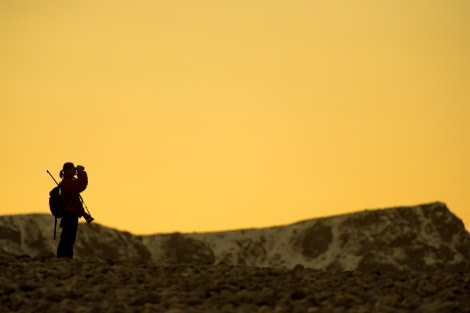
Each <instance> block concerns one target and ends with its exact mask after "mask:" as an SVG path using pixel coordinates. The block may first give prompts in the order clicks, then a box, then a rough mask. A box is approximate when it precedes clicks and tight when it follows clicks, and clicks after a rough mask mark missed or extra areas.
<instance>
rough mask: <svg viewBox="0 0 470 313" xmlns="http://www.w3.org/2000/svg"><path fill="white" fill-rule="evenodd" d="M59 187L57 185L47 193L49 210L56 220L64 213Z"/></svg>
mask: <svg viewBox="0 0 470 313" xmlns="http://www.w3.org/2000/svg"><path fill="white" fill-rule="evenodd" d="M60 187H61V186H60V185H58V186H56V187H54V188H53V189H52V190H51V191H50V192H49V209H50V210H51V213H52V215H54V216H55V217H56V218H61V217H62V216H63V215H64V211H65V205H64V201H63V200H62V194H61V190H60Z"/></svg>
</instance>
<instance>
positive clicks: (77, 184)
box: [68, 169, 88, 192]
mask: <svg viewBox="0 0 470 313" xmlns="http://www.w3.org/2000/svg"><path fill="white" fill-rule="evenodd" d="M69 184H70V185H69V186H68V187H69V188H70V190H71V191H75V192H82V191H83V190H85V189H86V187H87V185H88V175H87V173H86V172H85V170H82V169H79V170H78V171H77V179H75V180H73V181H71V182H70V183H69Z"/></svg>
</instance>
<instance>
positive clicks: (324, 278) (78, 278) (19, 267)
mask: <svg viewBox="0 0 470 313" xmlns="http://www.w3.org/2000/svg"><path fill="white" fill-rule="evenodd" d="M0 312H139V313H141V312H167V313H178V312H240V313H241V312H246V313H253V312H279V313H280V312H293V313H296V312H309V313H310V312H312V313H313V312H423V313H424V312H470V273H451V272H434V273H424V272H386V271H384V272H381V271H373V272H335V271H318V270H312V269H307V268H304V267H302V266H297V267H296V268H294V269H291V270H288V269H279V268H256V267H245V266H228V265H190V264H187V265H174V264H173V265H170V264H155V263H137V262H134V263H133V262H117V263H115V262H112V261H107V260H57V259H54V258H48V259H33V258H30V257H26V256H23V257H17V256H5V255H3V256H1V255H0Z"/></svg>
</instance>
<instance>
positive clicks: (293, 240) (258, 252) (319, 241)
mask: <svg viewBox="0 0 470 313" xmlns="http://www.w3.org/2000/svg"><path fill="white" fill-rule="evenodd" d="M53 220H54V219H53V217H52V216H50V215H41V214H36V215H14V216H1V217H0V253H5V254H13V255H22V254H27V255H30V256H32V257H48V256H51V257H53V256H54V254H55V250H56V246H57V241H54V240H53V238H52V235H53V227H54V225H53ZM79 228H80V229H79V234H78V239H77V243H76V246H75V255H76V258H105V259H112V260H142V261H153V262H158V263H205V264H214V263H225V264H240V265H249V266H259V267H287V268H292V267H294V266H296V265H299V264H300V265H303V266H305V267H309V268H314V269H331V270H376V269H377V270H435V269H439V270H459V271H467V270H470V235H469V233H468V232H467V231H466V230H465V228H464V225H463V223H462V221H461V220H460V219H459V218H457V217H456V216H455V215H454V214H453V213H452V212H450V211H449V210H448V208H447V207H446V205H445V204H444V203H440V202H435V203H430V204H423V205H418V206H412V207H398V208H390V209H382V210H366V211H362V212H357V213H351V214H345V215H338V216H332V217H327V218H318V219H311V220H306V221H302V222H298V223H295V224H291V225H286V226H278V227H270V228H260V229H245V230H235V231H226V232H212V233H191V234H183V233H173V234H156V235H150V236H135V235H132V234H130V233H127V232H120V231H117V230H115V229H111V228H107V227H103V226H101V225H99V224H94V223H93V224H90V225H87V224H80V225H79Z"/></svg>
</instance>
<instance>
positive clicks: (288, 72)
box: [0, 0, 470, 234]
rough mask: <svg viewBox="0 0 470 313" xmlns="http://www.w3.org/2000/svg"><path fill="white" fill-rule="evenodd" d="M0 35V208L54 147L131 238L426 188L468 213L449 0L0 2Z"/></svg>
mask: <svg viewBox="0 0 470 313" xmlns="http://www.w3.org/2000/svg"><path fill="white" fill-rule="evenodd" d="M0 40H1V49H0V69H1V70H0V105H1V109H0V130H1V137H0V144H1V149H2V150H1V151H2V153H1V154H0V172H1V180H0V190H1V196H0V214H21V213H31V212H37V213H49V208H48V203H47V200H48V199H47V198H48V192H49V190H50V189H51V188H52V187H53V186H54V183H53V181H52V180H51V178H50V177H49V176H48V175H47V174H46V170H47V169H49V170H50V171H52V172H53V173H54V174H55V175H56V177H58V173H59V170H60V169H61V166H62V164H63V163H64V162H67V161H72V162H75V163H76V164H83V165H84V166H85V167H86V169H87V171H88V174H89V177H90V183H89V187H88V189H87V190H86V191H85V192H84V193H83V197H84V198H85V201H86V203H87V205H88V208H89V209H90V210H91V212H92V214H93V215H94V216H95V218H96V220H97V222H98V223H101V224H103V225H106V226H110V227H115V228H117V229H120V230H128V231H131V232H133V233H136V234H149V233H156V232H173V231H181V232H192V231H197V232H203V231H217V230H229V229H237V228H247V227H265V226H273V225H280V224H288V223H292V222H296V221H299V220H302V219H308V218H314V217H320V216H329V215H335V214H341V213H346V212H353V211H360V210H364V209H375V208H385V207H392V206H398V205H415V204H420V203H425V202H432V201H442V202H445V203H447V205H448V206H449V208H450V209H451V210H452V211H453V212H454V213H455V214H457V215H458V216H459V217H460V218H461V219H463V221H464V223H465V225H466V228H467V229H469V225H470V213H469V209H470V196H469V187H470V162H469V161H470V126H469V119H470V1H468V0H449V1H434V0H417V1H409V0H394V1H377V0H368V1H365V0H358V1H350V0H332V1H326V0H321V1H315V0H312V1H307V0H289V1H271V0H250V1H246V0H236V1H232V0H221V1H192V0H187V1H160V0H133V1H130V0H117V1H114V0H113V1H111V0H94V1H58V0H57V1H16V0H15V1H13V0H2V1H0ZM51 223H52V220H51Z"/></svg>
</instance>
